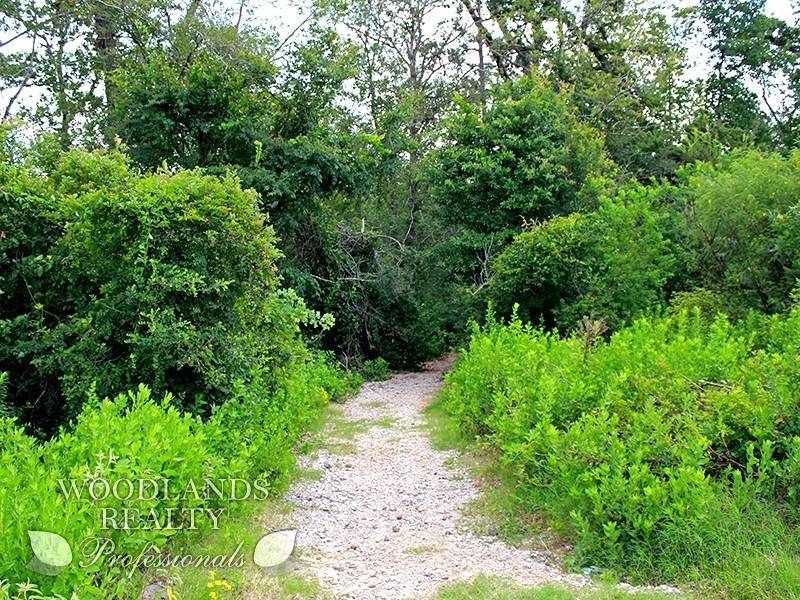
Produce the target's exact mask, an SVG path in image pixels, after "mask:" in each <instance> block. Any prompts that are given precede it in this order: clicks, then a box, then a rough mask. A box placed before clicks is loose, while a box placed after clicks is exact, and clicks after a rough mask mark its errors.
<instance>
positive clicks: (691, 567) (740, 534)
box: [444, 309, 800, 598]
mask: <svg viewBox="0 0 800 600" xmlns="http://www.w3.org/2000/svg"><path fill="white" fill-rule="evenodd" d="M798 318H800V311H798V310H797V309H793V310H792V311H791V312H790V313H789V314H788V315H786V316H775V317H757V316H755V315H753V316H751V318H750V319H749V320H747V321H742V322H738V323H731V322H729V320H728V319H727V318H726V317H724V316H722V315H720V316H717V317H714V318H712V319H707V318H704V317H703V316H702V315H701V314H700V313H699V312H695V313H694V314H687V313H686V312H685V311H682V312H679V313H678V314H676V315H675V316H672V317H665V318H649V319H641V320H637V321H636V322H634V324H633V325H631V326H630V327H627V328H624V329H621V330H620V331H618V332H617V333H615V334H614V335H612V336H611V338H610V340H609V341H608V342H606V341H605V340H603V339H602V338H601V337H597V336H595V335H593V332H592V331H590V330H588V329H587V330H585V331H581V332H579V333H576V334H574V335H572V336H570V337H568V338H566V339H561V338H559V337H558V335H557V334H554V333H548V332H546V331H543V330H541V329H537V328H534V327H532V326H530V325H523V324H522V323H521V322H520V321H518V320H515V321H512V322H511V323H510V324H508V325H503V324H500V323H497V322H494V321H490V322H489V323H488V324H487V325H486V326H485V327H483V328H477V329H476V330H475V332H474V334H473V338H472V341H471V342H470V345H469V347H468V349H467V351H466V352H465V354H464V355H463V356H462V357H461V359H460V360H459V362H458V364H457V366H456V367H455V369H454V370H453V371H452V372H451V373H450V374H448V376H447V388H446V390H445V400H444V401H445V404H446V406H447V407H448V409H449V410H450V411H451V412H452V413H453V414H455V415H456V416H457V417H458V419H459V420H460V422H461V423H462V426H463V427H464V428H466V430H467V431H468V432H471V433H473V434H474V435H479V436H482V437H485V438H487V439H488V440H490V441H491V443H492V444H494V445H496V446H497V447H498V448H499V449H500V450H501V452H502V460H503V461H504V462H506V463H507V464H508V465H509V466H510V467H511V468H512V469H513V470H514V472H515V473H516V478H517V481H518V485H519V491H518V494H519V497H520V498H521V499H522V501H523V504H524V506H525V507H526V508H527V509H528V510H531V511H542V512H544V513H545V514H546V515H547V517H548V521H549V523H550V524H552V526H553V527H555V528H556V530H558V531H559V532H561V533H563V534H564V535H565V536H567V537H568V538H570V539H574V540H575V542H576V547H575V556H574V560H575V561H576V563H577V564H579V565H581V566H585V565H599V566H602V567H606V568H612V569H617V570H620V571H628V572H631V573H634V574H636V575H639V576H641V577H643V578H645V579H647V580H652V579H656V580H664V579H667V580H675V579H678V580H680V579H691V578H693V577H699V578H700V579H701V580H702V579H707V580H715V581H717V582H718V583H720V582H724V584H725V585H727V586H728V592H729V593H731V594H733V595H734V596H736V597H741V598H746V597H793V596H795V595H797V594H798V593H800V587H798V585H799V584H800V580H798V579H797V577H796V576H795V575H792V573H795V574H796V573H797V572H798V567H799V566H800V557H798V549H799V547H798V542H800V538H798V537H797V533H796V529H795V523H796V519H797V516H798V515H797V513H796V506H797V503H796V496H797V493H798V479H797V474H798V470H797V469H798V459H799V457H800V437H798V435H797V434H798V431H797V427H796V422H795V421H796V414H797V411H798V405H797V402H798V401H797V397H796V395H795V394H794V392H793V391H792V390H794V389H796V386H797V377H798V372H797V370H796V360H795V359H796V356H797V340H798V337H797V336H798V332H799V331H800V328H798ZM734 565H735V567H734ZM756 565H758V566H757V567H756ZM718 571H722V572H724V573H725V574H726V575H725V576H724V577H722V578H720V577H717V575H718Z"/></svg>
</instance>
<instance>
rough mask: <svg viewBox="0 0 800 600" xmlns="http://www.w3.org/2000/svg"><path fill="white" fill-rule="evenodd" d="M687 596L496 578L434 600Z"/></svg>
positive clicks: (454, 588)
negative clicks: (532, 584) (529, 584)
mask: <svg viewBox="0 0 800 600" xmlns="http://www.w3.org/2000/svg"><path fill="white" fill-rule="evenodd" d="M685 598H687V597H686V596H682V595H678V594H668V593H663V592H655V591H654V592H636V593H633V592H629V591H627V590H620V589H616V588H613V587H611V586H602V587H591V588H586V589H571V588H567V587H562V586H554V585H546V586H537V587H520V586H516V585H514V584H512V583H510V582H508V581H506V580H504V579H500V578H497V577H486V576H480V577H478V578H476V579H474V580H473V581H472V582H469V583H465V582H459V583H453V584H450V585H448V586H446V587H444V588H442V589H441V590H439V593H438V594H437V595H436V597H435V600H666V599H672V600H678V599H685Z"/></svg>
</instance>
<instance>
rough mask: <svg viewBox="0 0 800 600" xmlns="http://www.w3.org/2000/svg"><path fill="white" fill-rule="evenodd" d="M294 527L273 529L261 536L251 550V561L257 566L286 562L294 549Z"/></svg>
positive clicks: (295, 536)
mask: <svg viewBox="0 0 800 600" xmlns="http://www.w3.org/2000/svg"><path fill="white" fill-rule="evenodd" d="M296 538H297V530H296V529H287V530H285V531H275V532H273V533H268V534H267V535H265V536H264V537H262V538H261V539H260V540H259V541H258V543H257V544H256V548H255V550H254V551H253V562H254V563H256V565H258V566H259V567H263V568H269V567H277V566H278V565H280V564H282V563H284V562H286V560H287V559H288V558H289V556H291V554H292V550H294V543H295V540H296Z"/></svg>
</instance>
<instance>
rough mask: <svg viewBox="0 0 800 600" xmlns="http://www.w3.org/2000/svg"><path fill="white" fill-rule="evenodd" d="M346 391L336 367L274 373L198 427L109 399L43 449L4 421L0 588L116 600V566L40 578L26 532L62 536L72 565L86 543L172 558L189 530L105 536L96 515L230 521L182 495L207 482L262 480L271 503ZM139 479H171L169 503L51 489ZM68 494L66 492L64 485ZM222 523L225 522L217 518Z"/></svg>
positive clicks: (147, 404) (0, 427) (313, 365)
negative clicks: (298, 451)
mask: <svg viewBox="0 0 800 600" xmlns="http://www.w3.org/2000/svg"><path fill="white" fill-rule="evenodd" d="M270 382H274V383H270ZM346 385H347V384H346V380H345V378H344V377H343V375H342V372H341V370H340V369H339V368H337V367H334V366H332V365H331V364H329V363H327V362H325V361H322V360H320V359H313V360H300V359H296V360H295V362H294V363H293V364H292V366H291V368H289V367H287V368H286V370H285V372H281V373H280V374H279V375H278V376H277V379H276V378H275V377H274V375H273V374H270V375H269V376H254V377H251V378H250V379H249V380H248V381H247V382H243V381H239V382H236V383H235V384H234V386H233V387H234V392H233V396H232V398H231V399H230V400H229V401H228V402H226V403H225V404H223V405H221V406H220V407H218V408H217V409H216V410H215V411H214V414H213V416H212V417H211V419H210V420H209V421H207V422H205V423H203V422H201V421H200V419H199V418H198V417H196V416H191V415H189V414H186V413H182V412H181V411H180V410H179V409H178V408H176V407H175V405H174V403H173V402H172V399H171V398H170V397H169V396H166V397H165V398H164V399H163V400H159V401H156V400H154V399H153V397H152V394H151V392H150V390H149V389H148V388H146V387H144V386H140V387H139V388H138V390H137V391H136V392H130V393H128V394H121V395H119V396H117V397H116V398H115V399H113V400H109V399H106V400H103V401H99V400H97V398H96V397H93V398H91V399H90V400H89V401H88V402H87V403H86V404H85V405H84V409H83V412H82V413H81V414H80V415H79V416H78V418H77V420H76V421H75V423H74V427H73V428H72V429H71V430H70V431H68V432H67V431H63V432H62V433H61V435H60V436H58V437H56V438H54V439H52V440H51V441H49V442H46V443H44V444H42V443H37V442H36V441H35V440H34V438H32V437H31V436H28V435H27V434H25V432H24V431H23V430H22V429H21V428H20V427H18V426H16V425H15V424H14V423H13V422H12V421H11V420H9V419H2V420H0V477H2V480H3V482H4V485H3V487H2V489H0V523H2V524H3V533H4V535H3V537H2V539H1V540H0V552H2V554H3V557H4V561H3V564H2V565H0V580H3V579H6V580H9V581H11V582H22V581H27V580H31V581H33V582H34V583H36V584H37V585H39V587H40V588H41V589H42V590H44V591H46V592H56V593H60V594H63V595H66V596H69V594H70V593H71V592H72V591H73V590H74V591H79V592H80V597H81V598H90V597H96V598H109V597H115V598H116V597H123V596H124V593H125V592H126V588H125V586H126V585H129V579H128V578H127V577H125V576H123V573H122V571H123V567H122V566H120V565H116V566H111V565H109V564H106V563H105V562H102V561H101V562H99V563H97V564H96V565H94V566H93V567H88V568H87V567H80V566H79V565H78V562H79V560H78V559H77V558H76V560H74V561H73V563H72V565H71V566H69V567H67V568H66V569H65V570H64V571H63V572H61V573H59V574H58V575H57V576H56V577H48V576H37V575H36V574H35V573H33V572H32V571H30V570H29V569H28V568H27V565H28V563H29V562H30V559H31V558H32V554H31V549H30V544H29V542H28V536H27V531H28V530H43V531H52V532H55V533H58V534H59V535H62V536H63V537H64V538H66V539H67V541H68V542H69V543H70V545H71V546H72V549H73V556H74V557H80V556H81V555H80V552H81V549H82V544H83V543H87V542H85V540H87V539H89V538H93V537H95V536H100V537H104V538H105V537H110V539H111V540H112V541H113V542H114V544H115V552H116V553H129V554H132V555H133V556H137V555H138V554H139V552H141V550H142V549H143V548H144V546H145V544H155V545H156V546H157V547H159V548H165V547H167V548H168V549H169V550H171V551H177V550H179V549H180V547H181V544H182V543H183V542H184V541H185V540H186V535H187V533H186V532H185V531H177V530H174V529H172V530H170V529H151V530H135V529H134V530H130V531H125V530H123V529H105V530H101V529H100V525H101V521H100V516H99V510H100V509H101V508H108V509H115V510H117V511H118V513H117V514H118V515H121V509H123V508H126V509H139V510H141V511H143V512H144V513H145V514H146V512H147V511H150V510H154V511H156V514H157V515H158V516H159V517H161V518H164V515H165V514H166V509H167V508H170V509H175V510H176V511H180V510H185V509H191V508H213V509H222V508H224V509H226V510H228V511H232V510H236V508H237V503H236V502H232V501H231V500H230V498H219V497H217V496H216V495H215V494H211V495H209V497H205V496H202V489H199V491H200V492H201V496H198V495H195V494H193V493H188V494H184V493H182V492H184V490H187V489H191V488H190V487H189V486H190V485H192V484H194V485H196V486H198V488H200V486H202V483H203V481H204V480H205V479H209V480H212V481H217V482H219V481H222V480H229V479H231V478H234V479H245V480H247V481H248V482H253V481H255V480H262V481H263V482H264V485H266V486H267V489H268V491H269V492H270V493H272V492H275V491H276V490H278V489H280V488H281V486H282V485H283V484H284V483H285V481H286V475H287V472H288V469H289V468H290V466H291V465H292V454H291V449H292V447H293V445H294V444H295V442H296V441H297V439H298V437H299V436H300V434H301V433H302V431H303V429H304V427H306V426H307V425H308V424H309V422H310V420H311V419H313V418H314V417H315V416H316V415H317V414H318V412H319V410H320V408H321V407H322V406H323V405H324V403H325V402H326V401H327V400H328V399H329V398H331V397H332V396H335V395H338V394H342V393H344V392H345V391H346V389H347V388H346ZM138 478H146V479H154V480H160V478H166V479H169V489H170V490H171V492H170V496H169V497H168V498H166V497H164V496H163V495H158V496H156V497H154V498H152V499H148V498H147V497H145V498H144V499H140V498H138V497H135V496H134V497H133V498H131V499H127V500H120V499H118V498H115V497H114V496H113V495H110V496H108V497H107V498H105V499H101V500H97V501H93V500H91V499H90V498H89V497H88V495H87V493H84V494H83V495H82V497H81V498H80V499H78V498H77V497H76V495H75V494H74V493H70V494H69V495H66V494H65V493H64V492H63V489H62V487H61V485H60V484H59V479H75V480H77V482H78V483H77V485H78V487H80V482H86V483H87V485H88V484H89V483H91V482H92V481H95V480H102V479H105V480H108V481H110V482H112V483H113V482H114V481H118V480H120V479H134V480H135V479H138ZM190 482H191V484H190ZM65 486H66V489H67V490H71V486H70V485H69V483H66V484H65ZM99 489H101V490H102V487H101V488H99ZM121 489H123V490H126V489H127V488H126V487H125V486H124V485H123V486H122V488H121ZM123 494H125V492H124V491H123ZM175 514H176V515H178V516H177V517H176V520H175V524H176V525H178V524H180V523H182V524H184V525H186V524H187V523H186V515H185V514H183V515H182V514H181V513H175ZM224 518H225V515H224V514H223V515H222V516H221V517H220V519H221V520H224ZM181 519H182V520H181ZM120 521H121V516H120V517H118V523H119V522H120ZM196 524H197V526H198V528H199V529H200V530H201V531H207V530H208V527H209V525H210V524H211V521H210V519H209V518H208V517H206V518H200V516H198V518H197V523H196ZM231 550H233V549H231ZM127 591H129V590H127Z"/></svg>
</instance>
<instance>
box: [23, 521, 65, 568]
mask: <svg viewBox="0 0 800 600" xmlns="http://www.w3.org/2000/svg"><path fill="white" fill-rule="evenodd" d="M28 537H29V538H30V540H31V550H33V560H31V562H30V564H28V568H29V569H31V570H32V571H34V572H36V573H40V574H42V575H50V576H54V575H58V574H59V573H60V572H61V571H63V570H64V569H65V568H66V567H68V566H69V564H70V563H71V562H72V549H71V548H70V547H69V542H67V540H65V539H64V538H63V537H61V536H60V535H58V534H57V533H50V532H49V531H29V532H28Z"/></svg>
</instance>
